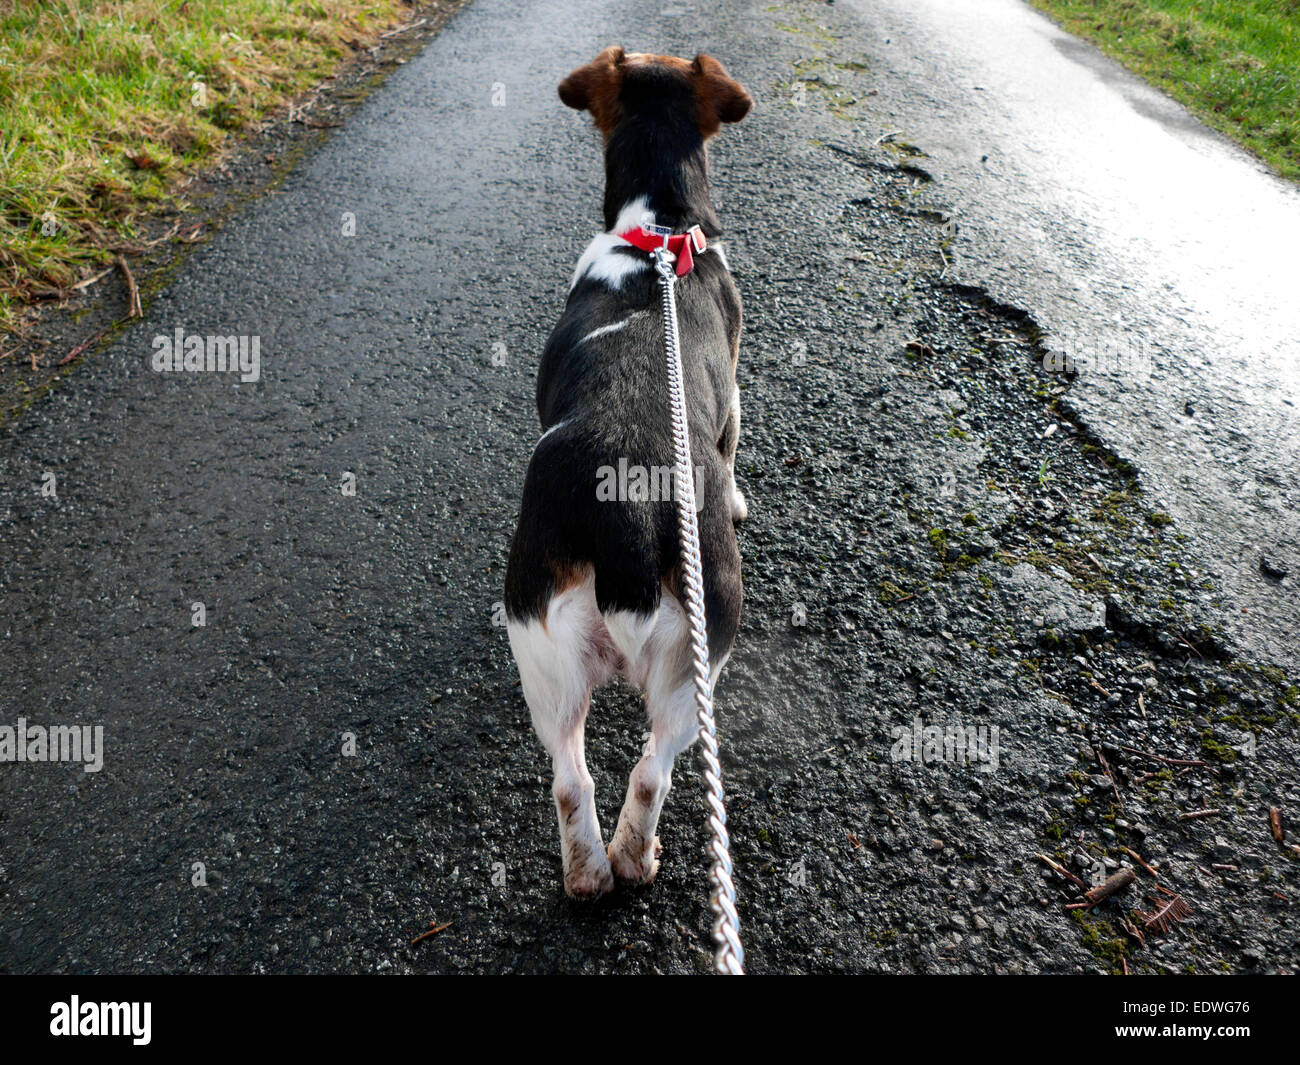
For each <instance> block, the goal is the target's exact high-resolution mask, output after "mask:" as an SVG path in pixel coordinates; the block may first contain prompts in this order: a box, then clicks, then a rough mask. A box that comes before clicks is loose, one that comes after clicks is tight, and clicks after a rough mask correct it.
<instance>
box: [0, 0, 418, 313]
mask: <svg viewBox="0 0 1300 1065" xmlns="http://www.w3.org/2000/svg"><path fill="white" fill-rule="evenodd" d="M407 13H408V9H406V8H404V6H403V4H402V2H401V0H306V2H303V0H43V2H40V3H35V2H31V0H17V2H15V0H0V329H9V330H13V329H16V328H20V326H21V317H22V312H23V309H24V308H25V307H26V306H27V305H28V303H29V301H30V300H31V299H32V298H33V297H34V296H41V295H45V296H50V295H57V294H58V293H60V292H63V291H66V290H67V289H68V287H69V286H71V285H75V284H76V283H77V282H79V281H81V280H84V279H85V278H87V277H90V276H92V275H93V274H94V273H96V272H98V271H99V270H102V269H103V268H104V267H105V266H107V265H109V264H111V262H112V251H111V249H112V248H113V247H114V246H115V245H117V246H121V245H122V244H129V243H130V242H131V241H132V240H133V239H134V238H135V237H137V236H138V232H139V229H138V227H139V223H140V221H141V219H142V217H143V216H145V215H146V214H147V213H148V212H149V211H151V210H154V209H156V208H157V207H158V206H159V205H160V204H161V203H162V202H164V201H167V200H169V199H172V198H174V197H175V194H176V191H177V188H178V185H179V182H180V181H181V180H182V179H184V178H185V177H186V176H188V175H190V174H192V173H194V172H195V171H196V170H198V169H200V168H201V167H203V166H205V165H208V164H210V163H212V162H213V161H214V160H215V158H216V157H217V156H218V155H219V153H220V152H221V150H222V148H223V146H224V145H226V144H227V143H228V141H229V139H230V137H231V135H232V134H234V133H237V132H238V131H239V130H240V129H243V128H245V127H246V126H248V125H249V124H250V123H255V122H257V121H259V120H260V119H261V118H262V117H264V116H265V115H267V114H268V112H270V111H273V110H274V109H276V108H278V107H282V106H283V105H284V104H285V103H286V102H287V101H289V100H290V99H291V98H292V97H293V96H294V95H295V94H297V93H300V92H302V91H303V90H305V89H307V88H309V87H311V86H312V85H314V84H316V83H317V82H319V81H320V80H321V79H322V78H323V77H325V76H326V75H328V74H329V73H331V72H333V71H334V70H335V69H336V68H337V67H338V66H339V64H340V63H341V62H342V61H343V60H344V59H345V58H346V57H347V56H349V55H351V54H352V53H353V51H354V50H356V49H359V48H362V47H365V46H367V45H369V44H372V43H373V42H374V40H375V38H376V35H377V34H378V33H379V32H380V31H382V30H383V29H385V28H387V27H389V26H392V25H395V24H397V23H398V22H400V21H402V19H403V18H404V17H406V16H407Z"/></svg>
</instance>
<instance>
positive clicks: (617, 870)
mask: <svg viewBox="0 0 1300 1065" xmlns="http://www.w3.org/2000/svg"><path fill="white" fill-rule="evenodd" d="M662 853H663V848H662V847H661V846H660V845H659V837H658V836H655V838H654V839H652V840H651V841H650V846H649V847H637V848H635V849H634V848H630V847H625V846H623V845H622V844H621V842H620V841H619V840H618V839H615V840H614V842H613V843H611V844H610V845H609V865H610V868H611V869H612V870H613V871H614V876H615V878H616V879H617V880H619V881H620V882H621V883H624V884H649V883H651V882H652V881H653V880H654V878H655V876H656V875H657V874H658V872H659V855H660V854H662Z"/></svg>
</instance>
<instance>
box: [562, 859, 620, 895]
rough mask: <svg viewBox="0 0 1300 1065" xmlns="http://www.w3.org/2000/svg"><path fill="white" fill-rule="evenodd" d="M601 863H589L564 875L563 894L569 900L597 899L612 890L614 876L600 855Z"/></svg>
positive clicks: (607, 863)
mask: <svg viewBox="0 0 1300 1065" xmlns="http://www.w3.org/2000/svg"><path fill="white" fill-rule="evenodd" d="M600 857H601V859H602V860H601V861H600V862H596V861H594V860H593V861H591V862H588V863H587V864H586V865H583V866H581V867H579V868H577V869H570V870H569V871H568V872H566V873H565V874H564V893H565V894H566V895H568V896H569V898H571V899H598V898H600V896H601V895H604V894H605V893H606V892H609V891H612V890H613V889H614V874H613V873H612V872H611V871H610V868H609V862H608V861H607V860H605V855H604V854H602V855H601V856H600Z"/></svg>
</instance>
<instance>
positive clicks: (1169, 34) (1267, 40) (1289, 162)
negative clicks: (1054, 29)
mask: <svg viewBox="0 0 1300 1065" xmlns="http://www.w3.org/2000/svg"><path fill="white" fill-rule="evenodd" d="M1030 2H1031V3H1032V4H1033V5H1034V6H1035V7H1037V8H1039V9H1040V10H1041V11H1044V12H1046V13H1047V14H1049V15H1051V16H1052V17H1053V18H1055V19H1056V21H1057V22H1059V23H1060V24H1061V25H1062V26H1063V27H1064V28H1065V29H1067V30H1069V31H1070V32H1071V33H1073V34H1076V35H1077V36H1079V37H1083V38H1085V39H1086V40H1089V41H1091V42H1093V43H1094V44H1096V45H1097V46H1098V47H1099V48H1101V50H1102V51H1104V52H1105V53H1106V54H1107V55H1109V56H1111V57H1112V58H1114V59H1117V60H1119V62H1121V63H1123V64H1124V65H1125V66H1126V67H1128V68H1129V69H1130V70H1132V71H1134V72H1136V73H1138V74H1140V75H1142V77H1144V78H1146V79H1147V80H1148V81H1150V82H1151V83H1152V84H1154V85H1156V86H1158V87H1159V88H1161V89H1163V90H1164V91H1165V92H1167V93H1169V95H1171V96H1173V97H1174V98H1175V99H1176V100H1178V101H1179V102H1180V103H1182V104H1184V105H1186V106H1187V107H1188V108H1190V109H1191V110H1192V111H1194V112H1195V113H1196V114H1197V115H1198V116H1199V117H1200V118H1201V119H1202V120H1203V121H1204V122H1205V123H1206V124H1207V125H1210V126H1213V127H1214V128H1215V129H1217V130H1219V131H1220V132H1221V133H1225V134H1227V135H1228V136H1229V137H1231V138H1232V139H1233V140H1235V141H1237V142H1238V143H1239V144H1241V145H1243V146H1244V147H1246V148H1248V149H1249V150H1250V151H1252V152H1253V153H1254V154H1255V155H1257V156H1259V157H1260V158H1261V159H1263V160H1264V161H1265V162H1267V163H1268V164H1269V165H1270V166H1272V167H1273V168H1274V169H1275V170H1277V171H1278V173H1280V174H1282V175H1283V176H1284V177H1288V178H1290V179H1291V180H1293V181H1300V0H1030Z"/></svg>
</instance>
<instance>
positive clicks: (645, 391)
mask: <svg viewBox="0 0 1300 1065" xmlns="http://www.w3.org/2000/svg"><path fill="white" fill-rule="evenodd" d="M559 94H560V99H561V101H563V102H564V103H565V104H566V105H568V106H569V107H572V108H575V109H577V110H579V111H588V112H590V113H591V116H592V119H593V120H594V123H595V126H596V128H597V129H598V130H599V131H600V133H601V135H602V136H603V138H604V148H605V200H604V215H605V226H606V229H607V232H605V233H602V234H600V235H598V236H596V237H595V239H594V240H592V242H591V244H590V245H589V246H588V247H587V249H586V251H584V252H583V254H582V256H581V258H580V259H579V260H578V265H577V268H576V269H575V270H574V273H573V280H572V283H571V285H570V288H569V296H568V300H567V302H566V304H565V308H564V313H563V315H562V316H561V318H560V321H559V324H558V325H556V327H555V329H554V331H553V332H552V333H551V336H550V339H549V340H548V341H547V344H546V347H545V350H544V351H543V353H542V357H541V362H540V365H539V368H538V376H537V410H538V414H539V416H540V419H541V428H542V435H541V438H540V439H539V440H538V442H537V445H536V447H535V448H534V450H533V454H532V458H531V459H530V461H529V463H528V470H527V473H526V475H525V479H524V487H523V498H522V502H521V505H520V512H519V524H518V526H517V528H516V531H515V536H514V540H513V542H512V544H511V548H510V558H509V564H508V566H507V571H506V588H505V606H506V628H507V632H508V635H509V639H510V649H511V652H512V653H513V655H514V659H515V662H516V664H517V666H518V668H519V677H520V681H521V683H522V687H523V692H524V699H525V701H526V702H527V704H528V709H529V712H530V715H531V717H532V723H533V728H534V729H535V730H536V732H537V736H538V738H539V739H540V740H541V742H542V744H543V746H544V747H545V748H546V750H547V752H548V753H549V754H550V756H551V759H552V762H553V766H554V782H553V785H552V789H551V790H552V794H553V796H554V799H555V810H556V814H557V816H558V819H559V828H560V848H561V858H562V861H563V866H564V889H565V892H566V893H567V894H568V895H570V896H571V897H574V898H595V897H597V896H599V895H602V894H604V893H605V892H607V891H609V890H610V889H611V888H612V887H613V886H614V884H615V881H616V880H617V881H620V882H623V883H626V884H648V883H649V882H650V881H652V880H654V878H655V874H656V873H657V872H658V871H659V853H660V849H659V840H658V837H657V835H656V830H657V827H658V823H659V814H660V811H661V810H662V808H663V804H664V798H665V797H666V796H667V794H668V789H669V786H670V784H671V781H672V768H673V762H674V760H675V759H676V758H677V756H678V755H679V754H680V753H681V752H682V751H684V750H685V749H686V748H687V747H689V746H690V745H691V743H692V741H693V740H694V739H695V736H696V717H695V691H694V686H693V682H692V676H693V671H692V656H691V651H690V644H689V630H688V624H687V619H686V613H685V610H684V609H683V606H682V590H681V558H680V549H679V544H678V538H677V537H678V532H677V516H676V510H675V504H674V502H673V499H672V498H671V496H672V492H671V490H670V488H671V486H665V483H664V482H665V481H666V480H667V477H666V476H665V474H667V473H670V472H671V469H672V464H673V439H672V428H671V421H670V417H669V408H668V383H667V381H668V377H667V369H666V366H665V353H664V324H663V316H662V312H661V307H662V305H661V291H660V285H659V282H658V278H657V275H656V273H655V270H654V267H653V263H652V259H651V256H650V254H649V249H650V248H652V247H654V246H656V245H657V244H660V243H663V241H664V240H667V242H668V247H669V248H670V249H672V250H673V253H674V254H673V260H674V266H673V268H674V270H675V271H676V273H677V274H678V275H679V278H678V282H677V285H676V295H677V304H678V319H679V335H680V339H681V352H682V364H683V382H684V389H685V395H686V403H687V413H688V417H687V420H688V423H689V431H690V442H691V452H692V461H693V463H694V464H695V467H696V470H695V484H696V492H697V517H698V522H699V533H700V554H701V561H702V566H703V578H704V600H705V616H706V621H707V625H708V633H709V655H710V663H711V674H712V676H711V679H712V680H713V681H714V682H716V680H717V678H718V674H719V673H720V672H721V670H722V667H723V665H724V663H725V662H726V660H727V657H728V655H729V654H730V653H731V648H732V644H733V642H734V640H735V636H736V630H737V627H738V625H739V620H740V607H741V596H742V589H741V571H740V550H739V547H738V546H737V542H736V531H735V525H734V523H735V522H736V521H739V520H741V519H743V518H744V517H745V516H746V504H745V499H744V496H743V495H742V494H741V493H740V490H739V489H738V488H737V486H736V480H735V462H736V447H737V444H738V442H739V438H740V393H739V390H738V389H737V387H736V364H737V360H738V358H739V352H740V327H741V307H740V294H739V292H738V291H737V288H736V285H735V282H734V281H733V280H732V277H731V273H730V270H729V268H728V265H727V260H726V257H725V255H724V253H723V251H722V247H721V245H720V244H718V243H716V241H717V240H718V238H719V237H720V236H721V235H722V227H721V225H720V223H719V221H718V217H717V215H716V213H715V212H714V209H713V205H712V202H711V200H710V196H709V182H708V160H707V154H706V144H707V142H708V140H709V138H710V137H712V136H713V135H714V134H716V133H717V132H718V130H719V129H720V128H721V126H722V124H723V123H730V122H739V121H740V120H741V119H742V118H744V117H745V115H746V114H747V113H748V111H749V109H750V107H751V106H752V105H753V101H752V99H751V98H750V96H749V94H748V93H747V92H746V91H745V90H744V89H743V88H742V87H741V86H740V85H739V84H738V83H737V82H735V81H733V80H732V79H731V78H730V77H729V76H728V74H727V72H726V70H725V69H724V68H723V66H722V64H721V63H719V62H718V61H717V60H716V59H714V58H712V57H711V56H707V55H698V56H696V57H695V59H694V60H693V61H691V60H686V59H680V58H677V57H675V56H662V55H648V54H641V53H637V54H633V53H626V52H624V51H623V49H622V48H619V47H610V48H606V49H605V50H604V51H602V52H601V53H600V54H599V55H598V56H597V57H596V58H595V59H594V60H593V61H592V62H590V63H588V64H587V65H585V66H582V67H579V68H578V69H577V70H575V71H573V72H572V73H571V74H570V75H569V76H568V77H566V78H565V79H564V80H563V81H562V82H561V83H560V86H559ZM668 231H671V233H672V236H661V235H660V234H665V233H667V232H668ZM615 471H617V473H616V474H615ZM628 471H631V472H630V474H629V473H628ZM660 489H665V490H660ZM665 497H668V498H665ZM616 677H622V678H624V679H625V680H627V681H629V682H631V683H633V684H635V685H636V686H637V687H639V688H640V689H641V690H642V691H643V692H644V696H645V703H646V710H647V714H648V717H649V722H650V736H649V739H648V740H647V742H646V744H645V748H644V751H643V753H642V755H641V759H640V761H639V762H638V763H637V764H636V766H635V767H634V769H633V770H632V773H631V776H630V777H629V779H628V785H627V796H626V799H625V801H624V804H623V808H622V812H621V813H620V814H619V818H618V826H617V828H616V829H615V831H614V836H613V839H612V840H611V842H610V844H609V847H608V850H607V849H606V847H605V844H604V841H603V837H602V836H601V830H600V824H599V821H598V819H597V815H596V801H595V784H594V782H593V781H592V778H591V774H590V773H589V772H588V771H587V764H586V759H585V756H584V747H583V727H584V724H585V722H586V717H587V709H588V705H589V702H590V698H591V692H592V691H593V690H594V689H595V688H598V687H600V686H601V685H603V684H605V683H607V682H609V681H611V680H613V679H614V678H616Z"/></svg>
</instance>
